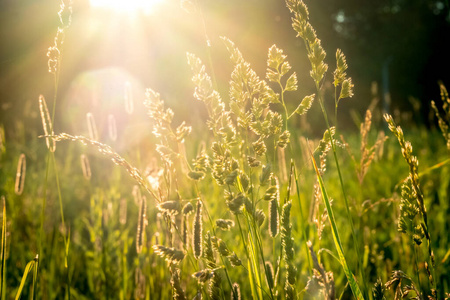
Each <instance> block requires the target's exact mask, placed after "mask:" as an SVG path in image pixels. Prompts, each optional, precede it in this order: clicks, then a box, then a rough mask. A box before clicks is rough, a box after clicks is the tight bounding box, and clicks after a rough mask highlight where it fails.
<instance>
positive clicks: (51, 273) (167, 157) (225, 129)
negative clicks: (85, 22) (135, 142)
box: [0, 0, 450, 299]
mask: <svg viewBox="0 0 450 300" xmlns="http://www.w3.org/2000/svg"><path fill="white" fill-rule="evenodd" d="M286 6H287V9H289V10H290V11H291V14H292V22H293V29H294V30H295V31H296V32H297V34H298V36H299V37H300V38H301V39H302V40H303V41H304V44H305V47H306V48H305V49H306V50H305V55H306V56H307V57H308V59H309V61H310V62H311V71H310V75H311V78H312V80H313V82H314V85H315V86H316V93H315V94H312V95H302V94H301V92H300V91H298V82H297V74H296V73H295V72H293V71H292V67H291V66H290V64H289V62H288V57H287V55H286V54H284V52H283V50H282V49H280V48H278V47H277V46H276V45H273V46H272V47H270V48H269V50H268V59H267V70H266V74H264V76H263V77H260V76H259V75H258V74H257V73H256V72H255V71H254V70H253V69H252V67H251V65H250V63H249V62H248V61H246V59H245V54H244V53H241V52H240V50H239V49H238V46H237V45H235V44H234V43H233V42H232V41H231V40H230V39H228V38H226V37H222V41H223V47H224V48H226V49H227V50H228V53H229V57H230V60H229V64H230V65H231V66H232V69H233V71H232V73H231V76H230V77H231V80H230V84H229V87H230V88H229V94H228V95H221V94H220V93H219V92H218V91H216V90H215V86H216V83H214V82H213V81H214V80H212V79H211V78H214V73H212V75H209V74H208V71H207V70H212V68H211V66H205V65H204V64H203V62H202V60H201V58H200V57H198V56H196V55H195V54H192V53H188V54H187V64H188V65H189V67H190V69H191V72H192V85H193V90H194V91H195V92H194V98H195V99H196V100H197V101H199V102H200V103H202V104H203V105H204V106H205V108H206V111H207V112H208V119H207V120H205V124H206V126H204V127H203V129H197V130H196V129H195V128H191V127H190V126H189V125H188V123H187V122H181V123H180V122H176V121H174V111H173V110H172V109H171V108H168V107H166V104H165V102H164V100H163V99H162V97H161V95H160V94H159V93H158V92H156V91H153V90H152V89H147V90H146V95H145V97H146V100H145V101H144V103H143V105H144V107H145V109H146V110H147V112H148V116H149V118H150V120H151V121H152V128H151V130H152V133H153V136H152V137H150V136H149V137H148V138H149V139H150V140H151V141H152V143H151V144H152V145H154V146H153V147H149V146H148V144H144V145H142V148H140V149H139V150H137V149H136V151H129V152H128V153H119V152H117V151H115V150H114V149H113V147H111V146H109V145H107V144H105V143H103V142H100V141H99V136H101V135H99V134H98V132H97V129H96V127H95V120H94V115H93V114H92V113H91V112H86V114H87V120H88V124H89V138H88V137H84V136H81V135H78V133H74V134H67V133H59V132H58V128H57V127H56V126H55V128H54V125H53V124H54V118H55V111H56V110H55V107H56V104H57V97H58V93H57V90H58V81H59V76H60V75H59V74H60V70H61V66H63V64H64V62H63V60H62V55H63V49H62V44H63V43H62V41H63V38H64V34H65V32H66V30H67V29H68V28H69V25H70V18H62V19H61V26H60V29H59V30H58V34H57V36H56V38H55V45H53V46H52V47H51V48H50V49H49V54H48V56H49V72H50V73H51V74H52V75H53V76H54V78H55V93H54V101H53V105H52V113H51V114H50V113H49V109H48V108H47V103H46V101H45V98H44V97H43V96H41V97H39V108H40V115H41V119H42V125H43V129H42V130H41V129H39V131H38V132H37V131H36V130H35V129H34V130H33V129H30V134H31V136H32V137H33V138H32V139H30V140H29V141H27V142H26V144H24V143H21V142H20V141H23V140H24V137H23V136H12V137H11V140H5V136H4V134H3V131H4V130H3V128H4V127H6V126H7V124H2V127H1V128H0V129H1V132H0V133H1V140H0V142H1V144H0V150H1V152H0V153H1V156H0V165H1V166H2V168H1V169H0V172H1V177H0V178H1V180H0V187H1V189H0V193H1V194H2V195H3V196H4V198H3V196H2V199H4V200H3V203H4V205H3V213H2V248H1V249H2V250H1V259H2V261H1V265H2V271H1V274H0V275H1V277H0V278H1V283H0V299H13V298H15V299H19V298H21V297H22V298H29V299H71V298H73V299H168V298H174V299H186V298H194V297H195V298H196V299H200V298H202V297H205V298H206V299H229V298H232V299H240V298H243V299H249V298H253V299H312V298H324V299H336V298H340V299H350V298H356V299H383V298H395V299H401V298H404V297H406V295H407V294H409V293H410V294H411V295H413V296H414V297H416V298H417V299H426V298H431V299H443V298H445V297H449V295H448V294H446V292H447V293H448V291H449V289H450V287H449V286H450V280H449V278H448V272H446V270H448V269H449V268H450V262H449V256H450V255H449V251H450V250H449V245H450V244H449V235H448V230H449V228H450V223H449V221H448V220H449V218H448V216H449V213H450V205H449V203H448V201H447V200H448V198H449V196H450V195H449V190H450V189H449V187H450V180H449V178H450V176H449V175H450V166H449V159H448V149H447V147H446V145H447V144H448V139H447V138H448V132H447V131H448V125H447V123H448V119H447V116H446V115H445V114H444V115H442V112H441V110H440V109H439V108H437V106H438V104H436V103H434V102H433V104H432V106H433V108H434V109H435V111H436V115H437V116H438V118H439V128H440V131H442V132H439V131H438V130H431V131H430V130H427V129H425V128H420V127H419V128H415V129H411V130H410V133H409V134H408V132H406V133H405V134H404V133H403V130H402V129H401V128H400V127H398V126H397V125H396V123H395V122H394V119H393V118H392V117H390V116H387V115H386V116H385V118H386V121H387V123H382V122H377V121H376V120H374V119H375V118H374V119H373V116H376V115H378V116H380V115H381V111H380V110H379V109H378V108H377V107H376V106H373V105H371V109H370V110H368V112H367V113H366V116H365V118H363V119H364V122H363V123H362V124H361V130H360V134H359V133H355V132H353V133H352V132H350V133H349V132H344V131H343V130H342V131H341V129H340V128H339V126H338V125H339V124H332V123H331V122H330V121H332V120H337V114H338V104H339V103H340V102H341V101H351V100H350V99H347V98H351V97H352V95H353V91H352V89H353V84H352V80H351V78H349V77H348V76H347V74H346V70H347V68H348V66H347V59H346V58H345V56H344V54H343V53H342V51H341V50H339V49H338V50H337V51H336V57H335V59H336V69H335V71H334V72H333V79H334V81H333V84H334V87H335V93H334V99H328V98H324V96H323V93H322V83H323V80H324V76H325V74H326V73H327V72H330V71H328V64H327V63H326V62H325V59H326V53H325V51H324V49H323V48H322V46H321V43H322V42H321V40H320V39H319V38H318V37H317V35H316V32H315V31H314V28H313V25H312V24H310V23H309V13H308V9H307V7H306V5H305V4H304V3H303V2H302V1H300V0H287V1H286ZM61 11H62V12H63V13H61V14H62V15H64V16H66V17H67V14H64V12H68V13H69V15H70V12H71V8H70V7H67V6H62V8H61ZM208 55H210V53H208ZM207 60H208V61H209V64H210V65H211V62H210V58H209V56H208V57H207ZM349 61H350V62H351V58H350V59H349ZM125 86H126V89H125V96H124V99H125V100H126V103H124V105H125V107H126V112H127V113H129V114H133V110H134V107H138V103H134V102H133V97H132V96H131V92H130V89H131V87H130V84H129V83H126V84H125ZM288 94H295V95H296V98H297V99H303V100H301V101H299V103H287V101H288V100H287V99H289V97H287V96H286V95H288ZM441 94H442V101H443V103H444V105H443V111H444V112H445V113H447V112H448V95H447V94H446V90H445V87H443V85H442V84H441ZM326 101H334V104H335V105H334V108H335V111H334V116H333V117H330V116H329V115H328V112H327V111H326V110H325V105H324V103H325V102H326ZM313 105H318V106H320V108H321V111H322V114H323V119H324V125H325V126H324V127H325V128H327V129H326V130H325V132H324V134H323V138H322V139H314V138H310V137H305V136H303V135H302V133H301V132H300V130H298V128H296V127H295V124H296V123H295V122H294V121H295V119H296V118H300V117H301V116H303V115H305V114H308V111H309V109H310V108H311V107H312V106H313ZM430 105H431V104H430ZM291 107H296V108H295V109H294V110H291ZM108 120H109V128H108V131H109V133H110V136H111V140H112V141H115V140H116V139H118V138H121V137H119V136H117V132H118V131H117V128H116V122H115V117H114V116H113V115H109V116H108ZM188 121H189V120H188ZM386 124H388V126H389V129H390V130H391V131H392V133H393V135H390V137H391V138H390V139H386V138H385V136H384V133H383V134H380V133H379V132H383V128H386ZM206 128H207V129H206ZM42 132H43V133H44V134H43V136H41V138H38V136H39V135H42ZM442 135H443V136H444V139H442ZM340 136H342V137H340ZM394 137H395V138H397V140H398V142H399V145H400V146H399V145H398V144H396V141H395V139H394ZM73 142H79V143H73ZM412 145H414V149H418V150H416V152H413V151H412ZM56 146H57V147H56ZM45 151H47V154H46V153H45ZM144 153H145V155H144ZM330 158H331V159H332V161H333V163H329V162H328V160H329V159H330ZM419 160H420V162H421V164H420V166H421V168H420V170H419V168H418V166H419V163H418V161H419ZM405 161H406V162H405ZM111 162H112V163H111ZM145 164H148V165H149V167H148V168H143V167H139V168H138V167H135V165H145ZM14 172H15V173H14ZM11 174H16V175H15V176H14V175H11ZM338 179H339V180H338ZM36 199H41V200H42V202H40V201H36ZM308 211H309V213H308ZM36 216H40V218H36ZM50 216H51V217H50ZM31 274H32V277H33V279H32V280H29V279H28V278H29V276H30V275H31ZM27 279H28V280H27Z"/></svg>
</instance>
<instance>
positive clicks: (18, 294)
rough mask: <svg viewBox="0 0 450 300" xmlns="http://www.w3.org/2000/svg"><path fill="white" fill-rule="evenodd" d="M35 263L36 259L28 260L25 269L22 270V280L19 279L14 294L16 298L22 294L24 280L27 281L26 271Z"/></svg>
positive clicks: (28, 271) (17, 299)
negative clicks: (17, 288) (17, 287)
mask: <svg viewBox="0 0 450 300" xmlns="http://www.w3.org/2000/svg"><path fill="white" fill-rule="evenodd" d="M35 263H36V259H33V260H32V261H30V262H28V263H27V265H26V267H25V271H24V272H23V276H22V280H21V281H20V286H19V290H18V291H17V294H16V300H19V299H20V296H21V295H22V290H23V287H24V286H25V282H26V281H27V277H28V273H30V271H31V270H32V269H33V267H34V265H35Z"/></svg>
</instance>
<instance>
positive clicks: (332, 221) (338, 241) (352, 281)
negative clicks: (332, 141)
mask: <svg viewBox="0 0 450 300" xmlns="http://www.w3.org/2000/svg"><path fill="white" fill-rule="evenodd" d="M311 159H312V162H313V165H314V169H315V171H316V175H317V179H318V180H319V185H320V190H321V192H322V198H323V201H324V202H325V206H326V208H327V212H328V220H329V221H330V225H331V231H332V233H333V240H334V244H335V246H336V250H337V252H338V255H339V261H340V263H341V266H342V268H343V269H344V273H345V276H346V277H347V280H348V282H349V284H350V288H351V289H352V292H353V295H354V296H355V297H356V299H358V300H363V299H364V296H363V294H362V293H361V290H360V289H359V286H358V283H357V282H356V280H355V278H354V277H353V273H352V271H351V270H350V268H349V267H348V265H347V261H346V259H345V256H344V251H343V248H342V242H341V238H340V237H339V232H338V229H337V226H336V221H335V219H334V213H333V209H332V208H331V204H330V200H329V199H328V194H327V191H326V189H325V185H324V183H323V180H322V176H320V173H319V170H318V168H317V164H316V160H315V159H314V156H312V154H311Z"/></svg>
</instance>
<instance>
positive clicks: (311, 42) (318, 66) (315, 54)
mask: <svg viewBox="0 0 450 300" xmlns="http://www.w3.org/2000/svg"><path fill="white" fill-rule="evenodd" d="M286 4H287V6H288V8H289V10H290V11H291V12H292V13H294V17H293V23H292V26H293V28H294V30H295V31H296V32H297V33H298V36H300V37H301V38H302V39H303V41H304V44H305V48H306V52H307V54H308V58H309V60H310V63H311V67H312V70H311V77H312V79H313V81H314V84H315V87H316V91H317V96H318V100H319V104H320V108H321V111H322V114H323V117H324V120H325V124H326V126H327V128H328V133H329V135H330V138H331V147H332V151H333V157H334V161H335V164H336V169H337V171H338V176H339V183H340V185H341V190H342V195H343V197H344V202H345V208H346V211H347V220H348V222H349V223H350V229H351V233H352V238H353V246H354V248H355V251H356V257H357V261H358V266H359V271H360V275H361V281H362V282H363V285H364V290H363V292H364V295H365V297H366V298H367V297H368V295H367V287H366V280H365V276H364V270H363V264H362V257H361V254H360V251H359V246H358V245H359V243H358V239H357V237H356V234H355V229H354V225H353V219H352V216H351V214H350V207H349V204H348V198H347V193H346V190H345V186H344V181H343V178H342V174H341V168H340V165H339V160H338V157H337V151H336V142H335V140H334V137H333V135H332V131H331V125H330V122H329V120H328V115H327V112H326V110H325V106H324V99H323V94H322V92H321V86H320V85H321V81H322V79H323V77H324V74H325V73H326V71H327V69H328V65H327V64H325V63H324V59H325V56H326V53H325V51H324V50H323V48H322V46H321V41H320V39H318V38H317V36H316V32H315V30H314V28H313V27H312V26H311V24H310V23H309V20H308V19H309V12H308V9H307V7H306V5H305V4H304V3H303V1H302V0H286ZM336 59H337V69H336V71H335V72H334V85H335V87H337V86H338V85H341V91H340V94H339V98H335V113H336V114H337V105H338V102H339V100H340V99H342V98H347V97H351V96H353V91H352V88H353V84H352V83H351V78H347V76H346V73H345V70H346V69H347V64H346V62H345V57H344V56H343V54H342V52H341V51H340V50H339V49H338V51H337V53H336ZM335 94H336V93H335ZM335 97H337V94H336V95H335ZM336 125H337V124H336Z"/></svg>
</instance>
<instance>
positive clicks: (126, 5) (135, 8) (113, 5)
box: [90, 0, 163, 13]
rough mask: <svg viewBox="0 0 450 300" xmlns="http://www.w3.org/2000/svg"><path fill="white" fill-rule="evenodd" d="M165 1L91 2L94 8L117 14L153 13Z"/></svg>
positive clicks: (123, 0)
mask: <svg viewBox="0 0 450 300" xmlns="http://www.w3.org/2000/svg"><path fill="white" fill-rule="evenodd" d="M162 1H163V0H126V1H125V0H90V2H91V6H92V7H98V8H105V9H111V10H114V11H117V12H127V13H130V12H131V13H134V12H144V13H151V12H152V11H153V9H154V7H155V6H156V5H158V4H159V3H161V2H162Z"/></svg>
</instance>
